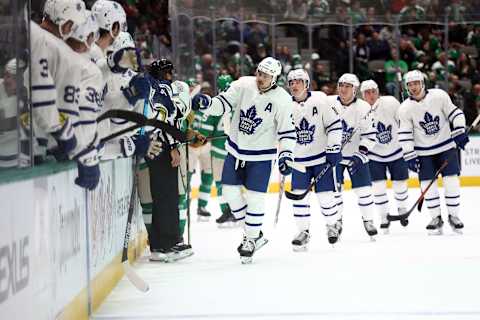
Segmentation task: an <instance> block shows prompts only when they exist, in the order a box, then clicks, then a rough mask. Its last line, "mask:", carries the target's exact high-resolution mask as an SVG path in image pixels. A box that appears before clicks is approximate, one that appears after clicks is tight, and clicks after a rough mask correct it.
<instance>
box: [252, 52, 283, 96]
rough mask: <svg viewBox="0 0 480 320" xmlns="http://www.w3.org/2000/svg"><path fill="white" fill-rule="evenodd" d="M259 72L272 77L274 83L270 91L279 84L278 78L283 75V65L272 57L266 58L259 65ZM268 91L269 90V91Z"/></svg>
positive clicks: (271, 84)
mask: <svg viewBox="0 0 480 320" xmlns="http://www.w3.org/2000/svg"><path fill="white" fill-rule="evenodd" d="M257 71H260V72H263V73H266V74H268V75H271V76H272V82H271V83H270V87H269V88H268V89H270V88H271V87H273V86H274V85H275V84H276V83H277V79H278V76H280V74H281V73H282V64H281V63H280V61H278V60H277V59H274V58H272V57H266V58H265V59H263V60H262V61H260V63H259V64H258V67H257ZM268 89H267V90H268Z"/></svg>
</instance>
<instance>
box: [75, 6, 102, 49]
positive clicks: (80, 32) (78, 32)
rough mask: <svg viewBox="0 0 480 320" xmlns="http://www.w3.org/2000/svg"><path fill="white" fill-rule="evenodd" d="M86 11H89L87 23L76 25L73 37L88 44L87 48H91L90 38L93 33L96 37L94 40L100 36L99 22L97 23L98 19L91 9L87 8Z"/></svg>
mask: <svg viewBox="0 0 480 320" xmlns="http://www.w3.org/2000/svg"><path fill="white" fill-rule="evenodd" d="M86 13H87V20H86V21H85V23H83V24H81V25H79V26H75V27H74V28H73V31H72V35H71V38H73V39H75V40H78V41H80V42H82V43H84V44H85V45H86V46H87V48H89V49H90V45H89V43H88V39H89V37H90V35H92V34H93V37H94V41H96V40H97V39H98V36H99V34H98V24H97V19H96V18H95V16H94V15H93V14H92V13H91V12H90V11H89V10H87V11H86Z"/></svg>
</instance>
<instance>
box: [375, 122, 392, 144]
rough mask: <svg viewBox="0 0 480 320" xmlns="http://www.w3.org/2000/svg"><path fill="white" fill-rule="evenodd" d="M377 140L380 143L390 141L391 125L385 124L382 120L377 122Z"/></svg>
mask: <svg viewBox="0 0 480 320" xmlns="http://www.w3.org/2000/svg"><path fill="white" fill-rule="evenodd" d="M377 141H378V142H379V143H381V144H387V143H390V142H391V141H392V125H388V126H385V125H384V124H383V123H382V122H380V121H379V122H378V124H377Z"/></svg>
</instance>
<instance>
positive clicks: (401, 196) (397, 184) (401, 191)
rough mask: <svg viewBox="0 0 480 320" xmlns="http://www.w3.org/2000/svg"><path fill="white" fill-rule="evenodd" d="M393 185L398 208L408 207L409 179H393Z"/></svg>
mask: <svg viewBox="0 0 480 320" xmlns="http://www.w3.org/2000/svg"><path fill="white" fill-rule="evenodd" d="M392 187H393V192H394V193H395V200H396V201H397V208H406V207H407V200H408V186H407V180H401V181H392Z"/></svg>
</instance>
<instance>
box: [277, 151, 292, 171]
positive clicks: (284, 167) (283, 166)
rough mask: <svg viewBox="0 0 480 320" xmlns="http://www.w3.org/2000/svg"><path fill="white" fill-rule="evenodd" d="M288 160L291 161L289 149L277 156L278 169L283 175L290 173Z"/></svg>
mask: <svg viewBox="0 0 480 320" xmlns="http://www.w3.org/2000/svg"><path fill="white" fill-rule="evenodd" d="M288 161H290V162H293V158H292V153H291V152H289V151H283V152H281V153H280V155H279V156H278V170H280V173H281V174H282V175H284V176H288V175H289V174H290V173H292V168H291V167H290V166H289V165H288Z"/></svg>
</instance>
